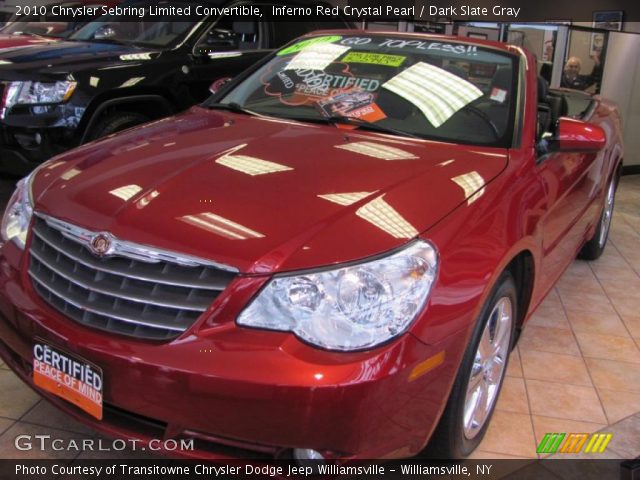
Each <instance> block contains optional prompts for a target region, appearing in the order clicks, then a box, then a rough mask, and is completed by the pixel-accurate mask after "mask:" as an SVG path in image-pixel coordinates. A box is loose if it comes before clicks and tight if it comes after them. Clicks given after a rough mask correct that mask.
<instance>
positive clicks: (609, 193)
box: [578, 174, 618, 260]
mask: <svg viewBox="0 0 640 480" xmlns="http://www.w3.org/2000/svg"><path fill="white" fill-rule="evenodd" d="M617 186H618V179H617V177H616V176H615V174H614V175H613V176H612V177H611V180H609V184H608V185H607V190H606V193H605V197H604V205H603V207H602V213H601V214H600V218H599V219H598V228H596V231H595V233H594V234H593V237H591V238H590V239H589V240H588V241H587V243H585V244H584V246H583V247H582V250H580V252H579V253H578V258H581V259H582V260H597V259H598V258H600V255H602V253H603V252H604V248H605V247H606V246H607V240H608V238H609V230H610V229H611V219H612V217H613V207H614V206H615V200H616V188H617Z"/></svg>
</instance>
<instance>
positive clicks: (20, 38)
mask: <svg viewBox="0 0 640 480" xmlns="http://www.w3.org/2000/svg"><path fill="white" fill-rule="evenodd" d="M58 41H59V40H58V39H55V38H49V37H35V36H30V35H2V34H0V56H4V55H5V54H6V53H7V50H6V49H11V48H15V47H24V46H35V45H40V46H42V45H49V44H53V43H56V42H58Z"/></svg>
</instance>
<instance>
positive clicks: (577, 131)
mask: <svg viewBox="0 0 640 480" xmlns="http://www.w3.org/2000/svg"><path fill="white" fill-rule="evenodd" d="M556 132H557V133H556V135H555V136H554V137H552V138H551V139H549V144H548V148H547V151H548V152H597V151H599V150H602V149H603V148H604V147H605V145H606V144H607V136H606V134H605V133H604V130H603V129H602V128H600V127H599V126H598V125H595V124H593V123H588V122H583V121H580V120H576V119H573V118H567V117H560V119H559V120H558V126H557V130H556Z"/></svg>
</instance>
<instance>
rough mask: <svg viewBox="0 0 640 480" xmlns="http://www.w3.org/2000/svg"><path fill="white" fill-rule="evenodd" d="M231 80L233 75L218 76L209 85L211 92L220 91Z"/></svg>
mask: <svg viewBox="0 0 640 480" xmlns="http://www.w3.org/2000/svg"><path fill="white" fill-rule="evenodd" d="M230 81H231V77H222V78H217V79H216V80H214V81H213V83H212V84H211V85H210V86H209V91H210V92H211V93H218V92H219V91H220V89H221V88H222V87H223V86H224V85H225V84H227V83H229V82H230Z"/></svg>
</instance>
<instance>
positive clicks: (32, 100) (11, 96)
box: [2, 81, 77, 109]
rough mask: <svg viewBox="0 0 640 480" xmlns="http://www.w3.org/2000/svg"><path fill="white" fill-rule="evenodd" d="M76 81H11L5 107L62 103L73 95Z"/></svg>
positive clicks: (6, 93)
mask: <svg viewBox="0 0 640 480" xmlns="http://www.w3.org/2000/svg"><path fill="white" fill-rule="evenodd" d="M76 85H77V83H76V82H71V81H58V82H10V83H8V84H7V85H6V87H5V88H6V89H7V91H6V92H5V95H4V105H2V107H3V109H9V108H11V107H13V106H14V105H38V104H51V103H62V102H65V101H67V100H69V98H70V97H71V95H72V94H73V92H74V90H75V89H76Z"/></svg>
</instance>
